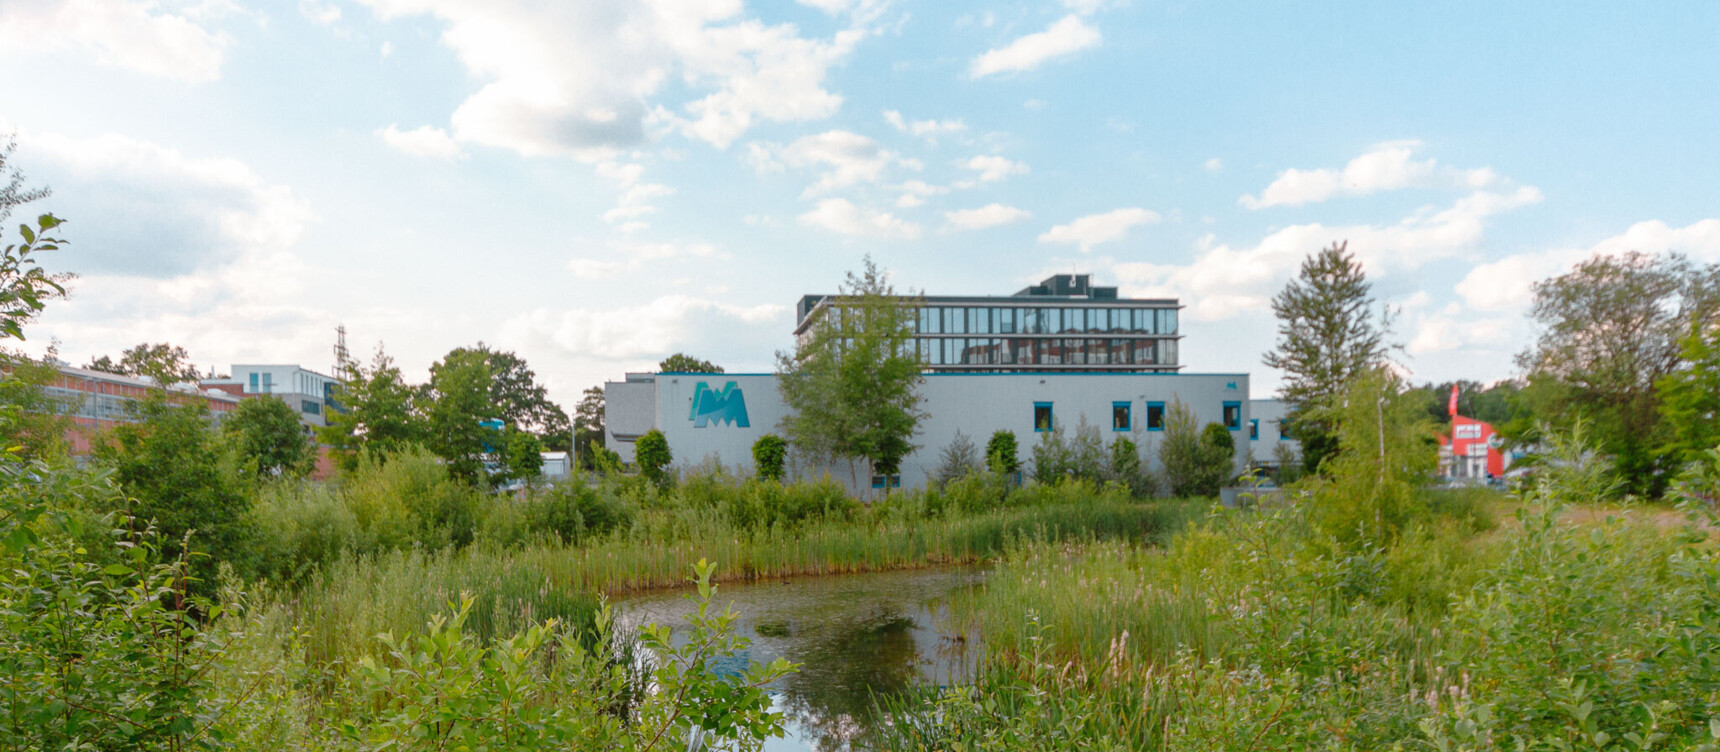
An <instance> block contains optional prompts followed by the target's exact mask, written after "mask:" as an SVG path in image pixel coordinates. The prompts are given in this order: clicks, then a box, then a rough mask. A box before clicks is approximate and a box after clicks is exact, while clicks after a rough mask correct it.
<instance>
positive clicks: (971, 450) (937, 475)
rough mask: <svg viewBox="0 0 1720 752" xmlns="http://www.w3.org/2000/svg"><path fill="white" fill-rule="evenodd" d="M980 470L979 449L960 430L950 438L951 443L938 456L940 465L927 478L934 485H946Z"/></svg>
mask: <svg viewBox="0 0 1720 752" xmlns="http://www.w3.org/2000/svg"><path fill="white" fill-rule="evenodd" d="M978 472H979V450H978V449H977V448H975V447H974V445H973V442H972V441H971V440H969V439H968V437H967V435H966V434H964V433H962V432H961V431H960V430H957V431H956V436H955V438H953V439H950V445H949V446H947V447H944V451H943V454H941V455H940V456H939V457H938V466H937V467H936V468H934V469H933V470H932V474H931V477H930V478H928V479H927V480H928V481H930V482H931V483H932V484H934V485H939V486H941V485H944V484H945V483H949V482H950V481H953V480H956V479H958V478H962V477H965V476H968V475H972V474H975V473H978Z"/></svg>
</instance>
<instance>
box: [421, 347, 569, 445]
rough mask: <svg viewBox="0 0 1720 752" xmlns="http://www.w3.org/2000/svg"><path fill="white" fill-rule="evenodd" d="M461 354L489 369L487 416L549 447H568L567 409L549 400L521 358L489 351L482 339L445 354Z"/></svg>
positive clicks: (546, 392)
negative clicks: (504, 422)
mask: <svg viewBox="0 0 1720 752" xmlns="http://www.w3.org/2000/svg"><path fill="white" fill-rule="evenodd" d="M464 353H471V354H472V357H477V358H481V359H482V360H483V361H484V365H485V366H487V367H488V368H489V369H490V386H489V400H490V404H491V405H492V406H493V409H492V412H493V413H494V414H493V415H492V416H491V417H494V418H500V419H501V420H503V421H506V422H507V423H509V424H510V425H512V426H513V427H514V428H516V429H518V430H521V431H530V432H532V433H534V434H537V436H538V439H539V440H540V442H541V443H542V444H543V445H544V446H546V447H548V448H550V449H553V450H559V451H565V450H567V449H569V448H571V447H572V443H573V433H572V431H573V426H572V423H571V422H570V421H569V420H568V417H567V411H565V410H562V409H561V407H560V406H559V405H556V404H555V403H554V402H551V401H550V399H549V390H548V389H546V388H545V387H544V385H542V384H539V383H538V381H537V373H536V372H534V371H532V369H531V367H530V366H528V365H526V361H525V359H524V358H521V357H520V356H518V355H516V354H514V353H512V352H509V351H506V350H492V349H490V347H489V346H488V345H485V344H484V343H482V342H479V343H478V346H477V347H472V348H466V347H461V348H456V349H454V350H453V351H452V352H450V353H448V358H455V357H466V356H465V355H463V354H464ZM456 354H462V355H458V356H457V355H456ZM444 360H445V361H446V360H447V358H445V359H444Z"/></svg>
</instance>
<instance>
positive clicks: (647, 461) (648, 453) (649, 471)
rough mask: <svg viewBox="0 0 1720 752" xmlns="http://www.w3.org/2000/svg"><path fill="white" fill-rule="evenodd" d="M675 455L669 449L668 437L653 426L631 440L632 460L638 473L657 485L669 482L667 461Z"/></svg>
mask: <svg viewBox="0 0 1720 752" xmlns="http://www.w3.org/2000/svg"><path fill="white" fill-rule="evenodd" d="M674 461H675V455H674V454H673V453H671V452H670V451H669V439H668V438H667V437H665V436H664V435H663V432H662V431H659V430H657V429H655V428H653V429H651V430H649V431H646V432H645V434H644V435H643V436H640V437H639V438H638V439H636V440H634V442H633V462H634V464H636V465H638V466H639V472H640V474H642V475H644V476H645V478H646V479H647V480H650V481H651V482H652V483H655V484H657V485H658V486H659V487H662V486H667V485H668V484H669V463H671V462H674Z"/></svg>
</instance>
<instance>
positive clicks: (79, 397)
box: [43, 365, 240, 456]
mask: <svg viewBox="0 0 1720 752" xmlns="http://www.w3.org/2000/svg"><path fill="white" fill-rule="evenodd" d="M56 368H57V371H58V372H57V373H56V374H55V376H54V378H53V380H51V381H49V382H48V383H47V385H45V386H44V387H43V390H44V391H45V392H46V393H47V394H48V396H50V397H52V398H54V399H55V400H57V401H59V402H60V403H61V404H62V405H64V406H65V407H64V408H63V409H64V410H65V411H66V414H67V415H68V416H70V417H71V419H72V424H73V425H72V428H71V431H70V433H69V435H68V436H67V437H66V439H67V442H68V443H69V444H70V445H71V450H72V453H73V454H75V455H80V456H81V455H86V454H89V452H90V447H91V443H92V439H94V438H95V436H96V434H98V433H99V432H101V431H104V430H107V429H109V428H112V427H114V426H116V425H120V424H122V423H136V422H137V421H138V418H137V411H136V405H137V403H138V402H139V401H141V400H143V399H144V398H146V397H148V396H150V395H151V394H152V393H153V394H164V395H166V397H167V398H168V399H170V400H173V401H176V402H181V403H190V404H201V405H203V406H204V407H206V408H208V409H209V414H210V417H211V418H212V419H214V420H215V421H217V422H219V421H220V420H221V418H222V417H224V416H225V415H226V414H227V413H229V412H232V410H233V408H235V407H237V406H238V405H239V399H240V398H239V397H237V396H234V395H232V394H228V393H227V392H225V391H222V390H219V389H199V388H197V387H194V386H191V385H188V384H179V385H173V386H169V387H165V388H164V387H162V386H161V385H160V384H157V383H156V382H155V381H154V380H153V379H147V378H137V377H134V376H121V375H119V374H114V373H107V372H105V371H94V370H91V369H88V368H76V367H73V366H69V365H60V366H57V367H56Z"/></svg>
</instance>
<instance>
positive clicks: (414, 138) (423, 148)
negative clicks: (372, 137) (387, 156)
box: [376, 123, 466, 159]
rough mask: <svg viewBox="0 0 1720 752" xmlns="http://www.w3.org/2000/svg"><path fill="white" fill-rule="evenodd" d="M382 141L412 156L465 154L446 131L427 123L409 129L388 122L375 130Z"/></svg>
mask: <svg viewBox="0 0 1720 752" xmlns="http://www.w3.org/2000/svg"><path fill="white" fill-rule="evenodd" d="M376 135H377V136H379V137H380V138H381V139H382V143H384V144H387V145H388V148H390V149H393V150H395V151H398V152H400V153H402V154H410V155H412V156H414V157H433V158H436V159H458V158H461V157H464V156H466V155H464V154H461V153H460V145H459V144H456V143H454V139H452V138H449V137H448V132H447V131H444V130H442V129H441V128H437V127H434V126H429V125H420V126H418V127H417V128H413V129H412V130H409V131H403V130H400V128H399V127H398V126H397V125H395V124H393V123H390V124H389V125H388V127H387V128H382V129H379V130H377V131H376Z"/></svg>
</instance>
